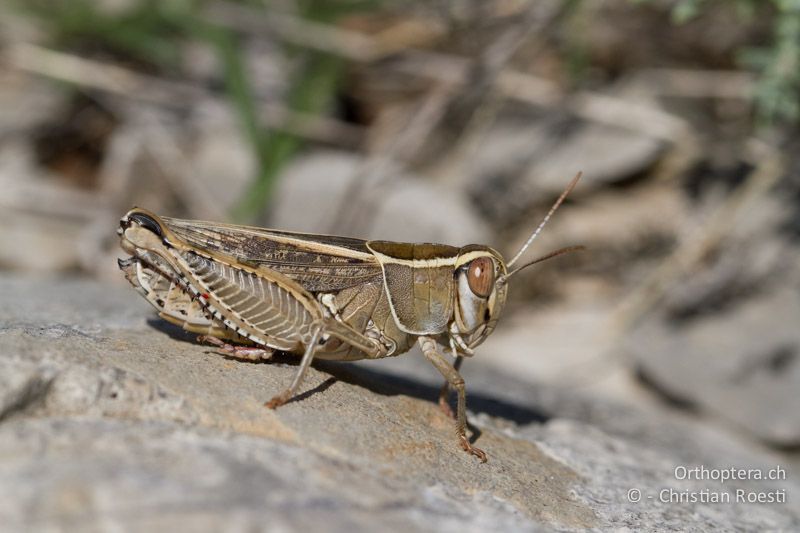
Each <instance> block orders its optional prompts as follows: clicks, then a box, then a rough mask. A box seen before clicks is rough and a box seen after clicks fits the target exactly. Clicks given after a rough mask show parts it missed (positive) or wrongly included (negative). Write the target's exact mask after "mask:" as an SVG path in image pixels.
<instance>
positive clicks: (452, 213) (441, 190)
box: [270, 150, 491, 246]
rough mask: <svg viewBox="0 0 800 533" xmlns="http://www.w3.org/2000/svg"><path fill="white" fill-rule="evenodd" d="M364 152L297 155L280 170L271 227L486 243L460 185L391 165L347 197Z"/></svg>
mask: <svg viewBox="0 0 800 533" xmlns="http://www.w3.org/2000/svg"><path fill="white" fill-rule="evenodd" d="M363 164H364V163H363V158H361V157H359V156H356V155H352V154H349V153H346V152H337V151H333V150H320V151H316V152H313V153H310V154H307V155H305V156H302V157H299V158H297V159H296V160H295V161H293V162H292V163H290V164H289V165H288V167H287V168H286V169H285V170H284V172H283V173H282V175H281V178H280V181H279V183H278V186H277V190H276V192H275V202H274V212H273V213H272V220H271V221H270V225H271V227H276V228H281V229H285V230H289V231H303V232H308V233H331V232H333V233H336V234H339V233H341V229H340V228H341V222H342V219H340V216H339V215H340V214H342V213H344V214H345V217H344V219H345V220H344V222H347V224H345V225H346V226H347V227H346V228H345V230H344V232H345V233H347V234H352V235H351V236H353V237H358V238H364V239H381V240H394V241H407V242H436V243H442V244H452V245H456V246H457V245H464V244H481V243H483V244H486V243H488V242H489V240H491V234H490V232H489V230H488V226H487V225H486V224H485V223H484V222H483V221H482V220H481V218H480V217H479V216H478V215H477V214H476V213H475V211H474V209H471V208H470V205H469V202H468V201H467V199H466V197H465V196H464V195H463V194H462V192H460V191H459V190H451V189H448V188H446V187H444V186H442V185H436V184H431V183H427V182H425V181H423V180H421V179H419V178H416V177H414V176H413V175H408V174H407V173H403V172H400V171H399V170H397V169H396V168H394V169H393V168H389V169H388V171H387V172H388V174H389V176H388V177H387V178H386V180H385V181H384V182H382V184H380V185H373V180H374V179H375V176H373V175H369V176H367V177H366V178H365V179H364V185H363V186H362V188H361V190H359V191H356V192H357V194H356V195H355V197H354V198H353V197H351V198H345V197H344V195H346V194H348V192H347V191H348V188H349V187H350V184H351V182H352V180H353V179H355V178H356V176H357V175H358V173H359V172H361V166H362V165H363Z"/></svg>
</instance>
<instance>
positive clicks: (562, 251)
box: [500, 246, 586, 283]
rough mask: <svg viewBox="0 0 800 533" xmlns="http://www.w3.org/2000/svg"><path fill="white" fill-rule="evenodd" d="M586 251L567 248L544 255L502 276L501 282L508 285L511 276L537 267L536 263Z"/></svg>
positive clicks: (576, 247)
mask: <svg viewBox="0 0 800 533" xmlns="http://www.w3.org/2000/svg"><path fill="white" fill-rule="evenodd" d="M585 249H586V247H585V246H567V247H566V248H559V249H558V250H556V251H554V252H550V253H549V254H546V255H543V256H542V257H538V258H536V259H534V260H533V261H531V262H530V263H525V264H524V265H522V266H521V267H517V268H515V269H514V270H512V271H511V272H509V273H508V274H506V275H505V276H502V277H501V278H500V280H501V281H502V282H503V283H506V282H507V280H508V278H510V277H511V276H513V275H514V274H516V273H517V272H519V271H520V270H522V269H523V268H528V267H529V266H531V265H535V264H536V263H541V262H542V261H547V260H548V259H552V258H554V257H558V256H559V255H564V254H568V253H570V252H581V251H583V250H585Z"/></svg>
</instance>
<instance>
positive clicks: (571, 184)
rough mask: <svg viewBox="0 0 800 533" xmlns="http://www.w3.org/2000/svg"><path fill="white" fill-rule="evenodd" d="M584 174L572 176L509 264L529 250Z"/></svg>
mask: <svg viewBox="0 0 800 533" xmlns="http://www.w3.org/2000/svg"><path fill="white" fill-rule="evenodd" d="M582 175H583V172H578V173H577V174H575V177H574V178H572V181H571V182H569V185H567V188H566V189H565V190H564V192H562V193H561V196H559V197H558V200H556V203H554V204H553V207H551V208H550V211H548V213H547V215H545V217H544V219H543V220H542V222H541V223H540V224H539V227H537V228H536V230H535V231H534V232H533V233H532V234H531V236H530V237H529V238H528V240H527V241H526V242H525V244H523V245H522V248H520V249H519V252H517V255H515V256H514V257H513V258H512V259H511V261H509V262H508V266H513V265H514V263H516V262H517V260H518V259H519V258H520V256H521V255H522V254H523V253H525V250H527V249H528V246H530V245H531V243H532V242H533V241H534V239H536V237H538V236H539V233H541V232H542V229H544V227H545V225H546V224H547V221H548V220H550V217H552V216H553V213H555V212H556V210H557V209H558V208H559V206H560V205H561V203H562V202H563V201H564V199H565V198H566V197H567V195H568V194H569V193H570V192H572V189H574V188H575V185H577V184H578V180H579V179H581V176H582ZM543 260H544V259H542V261H543ZM529 264H532V263H529ZM526 266H527V265H526ZM515 272H516V271H515ZM510 275H511V274H509V276H510ZM506 277H507V276H506Z"/></svg>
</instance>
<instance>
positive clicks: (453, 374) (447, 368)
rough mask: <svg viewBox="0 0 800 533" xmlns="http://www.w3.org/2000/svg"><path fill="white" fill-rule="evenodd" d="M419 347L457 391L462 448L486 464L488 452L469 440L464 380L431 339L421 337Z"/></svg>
mask: <svg viewBox="0 0 800 533" xmlns="http://www.w3.org/2000/svg"><path fill="white" fill-rule="evenodd" d="M419 346H420V348H422V353H423V354H425V357H426V358H427V359H428V361H430V362H431V364H433V366H435V367H436V369H437V370H438V371H439V372H440V373H441V374H442V376H443V377H444V378H445V379H446V380H447V383H448V384H449V385H450V386H451V387H453V388H454V389H455V390H456V394H457V395H458V407H457V410H456V435H457V436H458V439H459V441H460V442H461V447H462V448H463V449H464V451H466V452H467V453H470V454H472V455H474V456H476V457H477V458H478V459H480V460H481V462H482V463H485V462H486V452H484V451H483V450H481V449H480V448H476V447H475V446H473V445H472V444H470V442H469V440H468V439H467V392H466V386H465V384H464V378H462V377H461V374H459V373H458V370H456V369H455V368H454V367H453V365H452V364H450V361H448V360H447V359H446V358H445V357H444V356H443V355H442V354H441V353H439V351H438V350H437V349H436V341H435V340H433V339H432V338H430V337H420V338H419Z"/></svg>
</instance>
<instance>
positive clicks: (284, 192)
mask: <svg viewBox="0 0 800 533" xmlns="http://www.w3.org/2000/svg"><path fill="white" fill-rule="evenodd" d="M0 65H2V68H0V275H3V276H49V277H65V278H66V277H76V276H79V277H91V278H95V279H98V280H102V281H103V282H104V283H117V284H124V283H125V282H124V280H123V276H122V275H121V273H120V272H119V271H118V270H117V266H116V261H115V260H114V258H115V257H119V256H122V255H123V254H122V252H121V251H120V250H119V249H118V246H117V237H116V235H115V229H116V226H117V221H118V219H119V217H120V216H121V215H122V214H123V213H124V212H125V211H126V210H127V209H129V208H130V207H131V206H134V205H138V206H142V207H147V208H148V209H150V210H153V211H155V212H157V213H160V214H165V215H169V216H177V217H184V218H196V219H206V220H217V221H233V222H237V223H246V224H257V225H262V226H267V227H274V228H281V229H285V230H295V231H306V232H315V233H333V234H340V235H349V236H355V237H361V238H381V239H392V240H405V241H417V242H424V241H428V242H443V243H448V244H454V245H461V244H467V243H481V244H488V245H491V246H493V247H495V248H497V249H498V250H500V251H501V252H502V253H503V254H504V255H505V256H506V257H510V256H511V255H513V254H514V253H515V252H516V250H517V249H518V247H519V246H520V245H521V244H522V243H523V242H524V241H525V239H526V238H527V237H528V235H529V234H530V232H531V231H532V230H533V228H534V227H535V226H536V224H538V222H539V221H540V220H541V217H542V216H543V215H544V213H545V212H546V211H547V209H548V208H549V206H550V205H551V204H552V202H553V201H554V199H555V198H556V197H557V196H558V195H559V194H560V192H561V191H562V190H563V189H564V187H565V186H566V185H567V183H568V182H569V180H570V179H571V178H572V176H574V175H575V174H576V173H577V172H578V171H583V172H584V177H583V179H582V181H581V182H580V184H579V185H578V187H577V188H576V189H575V191H574V192H573V193H572V195H571V196H570V198H569V200H568V201H567V202H566V203H565V205H564V206H563V207H562V208H561V210H560V211H559V212H558V213H557V215H556V216H555V217H554V219H553V220H552V221H551V223H550V224H549V225H548V227H547V229H546V230H545V231H544V233H543V234H542V235H541V237H540V238H539V239H538V240H537V242H536V244H535V245H534V246H533V247H532V249H531V250H530V251H529V252H528V257H530V258H533V257H535V256H537V255H541V254H544V253H546V252H548V251H550V250H552V249H554V248H557V247H561V246H568V245H573V244H583V245H585V246H587V247H588V251H586V252H583V253H578V254H571V255H567V256H563V257H559V258H558V259H554V260H553V261H551V262H548V263H544V264H542V265H541V266H539V267H536V268H532V269H530V270H527V271H526V272H525V273H524V274H522V275H520V276H518V277H517V278H516V279H515V282H514V283H513V284H512V286H511V290H510V299H509V304H508V307H507V308H506V311H505V316H504V319H503V320H501V323H500V325H499V327H498V329H497V331H496V332H495V333H494V335H493V336H492V337H491V338H489V339H488V341H487V342H486V343H485V344H484V345H483V346H482V347H481V348H480V349H479V350H478V355H477V357H476V358H475V361H469V362H468V363H467V364H466V365H465V374H466V377H467V383H468V384H469V383H470V381H471V380H475V381H479V382H480V381H481V380H483V384H482V385H481V386H482V387H484V388H486V389H487V390H488V389H490V388H491V384H490V383H486V381H487V379H488V378H486V377H485V376H486V375H488V374H487V373H489V374H490V373H491V372H499V373H502V374H505V375H513V376H515V378H518V379H521V380H525V381H527V382H528V383H530V384H531V386H532V387H533V386H536V385H547V386H552V387H558V388H559V390H563V391H570V390H574V391H576V394H581V395H590V396H592V395H593V396H596V397H598V398H601V397H602V398H607V399H610V400H613V401H619V402H627V403H632V404H636V405H639V406H643V407H645V408H648V409H653V410H654V411H662V410H664V409H669V410H673V409H678V410H681V411H683V412H685V413H689V414H690V415H691V416H698V417H702V418H704V419H707V420H708V421H709V423H714V424H719V425H721V426H724V427H727V428H731V429H733V430H734V431H735V432H738V433H739V434H741V435H742V437H743V438H745V439H747V440H750V441H752V442H757V443H761V444H763V445H765V446H767V447H771V448H772V449H774V450H782V451H783V452H784V453H787V454H789V455H790V456H792V457H795V458H796V451H797V450H798V449H799V448H800V416H799V415H798V413H800V396H798V394H797V391H798V390H799V389H800V292H798V291H799V290H800V289H799V288H800V260H799V259H800V251H799V250H800V249H799V248H798V237H800V154H799V153H798V146H799V145H800V143H799V142H798V141H800V137H798V135H797V132H798V124H800V3H798V2H797V1H793V0H735V1H734V0H724V1H723V0H638V1H633V0H539V1H535V2H530V1H522V0H493V1H480V0H461V1H455V2H444V1H416V2H397V1H390V0H384V1H380V0H352V1H329V0H294V1H293V0H275V1H269V2H268V1H259V0H250V1H240V2H237V1H233V0H229V1H211V0H175V1H157V0H70V1H69V2H63V1H47V0H19V1H14V0H4V1H3V2H2V3H1V4H0ZM131 298H132V299H134V298H137V296H135V294H134V292H133V291H131ZM416 359H420V358H416ZM416 359H415V360H416ZM473 363H475V365H473ZM386 364H388V365H396V368H397V369H398V370H397V371H399V372H400V371H405V370H404V368H406V367H405V366H404V365H411V364H417V363H410V362H407V361H406V359H405V358H400V359H398V360H397V361H390V362H387V363H386ZM421 364H422V365H423V366H424V362H422V363H421ZM387 368H388V367H387ZM426 372H427V370H426ZM428 374H430V375H429V378H430V379H431V380H432V382H435V381H436V376H435V374H434V373H432V372H428ZM428 374H426V375H428ZM481 376H483V377H481ZM499 393H500V392H498V394H499Z"/></svg>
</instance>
